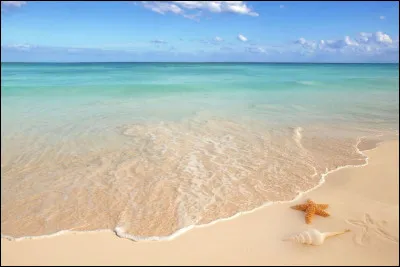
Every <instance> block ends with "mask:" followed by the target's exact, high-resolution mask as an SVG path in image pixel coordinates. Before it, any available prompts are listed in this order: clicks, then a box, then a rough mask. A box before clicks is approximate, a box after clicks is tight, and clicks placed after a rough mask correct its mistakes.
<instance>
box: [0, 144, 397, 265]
mask: <svg viewBox="0 0 400 267" xmlns="http://www.w3.org/2000/svg"><path fill="white" fill-rule="evenodd" d="M398 145H399V143H398V140H396V141H386V142H384V143H381V144H379V146H378V147H377V148H376V149H373V150H369V151H366V152H364V153H365V154H366V155H367V156H368V157H369V163H368V165H367V166H364V167H356V168H344V169H341V170H338V171H336V172H333V173H331V174H329V175H327V176H326V182H325V183H324V184H323V185H322V186H320V187H319V188H317V189H315V190H313V191H311V192H310V193H307V194H305V195H303V196H302V197H301V198H300V199H298V200H297V201H296V202H294V203H284V204H275V205H272V206H268V207H264V208H260V209H258V210H256V211H254V212H252V213H248V214H243V215H241V216H239V217H236V218H234V219H231V220H228V221H220V222H217V223H215V224H213V225H210V226H206V227H200V228H196V229H193V230H191V231H189V232H187V233H185V234H183V235H181V236H178V237H177V238H175V239H173V240H171V241H159V242H133V241H130V240H127V239H122V238H119V237H117V236H116V235H115V234H114V233H112V232H97V233H96V232H91V233H76V234H74V233H69V234H65V235H60V236H56V237H51V238H45V239H32V240H22V241H9V240H6V239H2V241H1V245H2V248H1V264H2V265H68V264H71V265H110V264H116V265H173V264H177V265H185V264H187V265H213V264H216V265H245V264H249V265H347V264H348V265H398V264H399V243H398V237H399V228H398V224H399V164H398V159H399V153H398ZM308 198H311V199H313V200H314V201H315V202H317V203H328V204H329V205H330V206H329V208H328V209H327V211H328V212H329V213H330V214H331V216H330V217H327V218H323V217H320V216H315V218H314V220H313V223H312V224H311V225H306V224H305V222H304V213H303V212H300V211H295V210H293V209H290V208H289V207H290V206H292V205H295V204H297V203H303V202H304V201H305V200H306V199H308ZM308 228H316V229H318V230H320V231H321V232H332V231H341V230H344V229H350V230H351V232H349V233H346V234H343V235H341V236H337V237H332V238H330V239H327V240H326V241H325V243H324V244H323V245H321V246H306V245H300V244H296V243H293V242H284V241H282V239H283V238H285V237H287V236H288V235H290V234H293V233H297V232H300V231H303V230H306V229H308Z"/></svg>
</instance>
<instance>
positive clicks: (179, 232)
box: [1, 136, 388, 242]
mask: <svg viewBox="0 0 400 267" xmlns="http://www.w3.org/2000/svg"><path fill="white" fill-rule="evenodd" d="M367 138H372V136H361V137H359V138H358V140H357V142H356V144H355V145H354V146H355V148H356V150H357V153H358V154H360V155H362V156H363V157H364V159H365V162H364V163H362V164H360V165H344V166H339V167H337V168H336V169H333V170H330V171H327V172H325V173H323V174H322V175H321V178H320V181H319V183H318V184H317V185H315V186H314V187H312V188H310V189H308V190H306V191H304V192H300V193H299V194H298V195H297V196H296V197H295V198H294V199H292V200H283V201H273V202H271V201H270V202H266V203H264V204H263V205H261V206H258V207H256V208H254V209H251V210H248V211H240V212H238V213H236V214H234V215H232V216H230V217H226V218H219V219H216V220H213V221H211V222H209V223H206V224H195V225H190V226H187V227H184V228H181V229H179V230H177V231H175V232H173V233H172V234H170V235H168V236H161V237H160V236H150V237H137V236H135V235H131V234H127V233H124V232H123V231H122V230H121V229H120V228H119V227H115V228H114V229H96V230H90V231H74V230H61V231H58V232H55V233H52V234H48V235H39V236H23V237H17V238H15V237H12V236H8V235H3V234H1V239H7V240H8V241H15V242H19V241H23V240H35V239H46V238H53V237H56V236H62V235H65V234H85V233H99V232H105V233H113V234H115V235H116V236H118V237H119V238H124V239H128V240H130V241H133V242H154V241H171V240H174V239H175V238H177V237H179V236H181V235H183V234H185V233H187V232H189V231H191V230H193V229H197V228H203V227H208V226H212V225H214V224H216V223H218V222H224V221H230V220H233V219H235V218H238V217H239V216H241V215H245V214H250V213H253V212H256V211H258V210H260V209H263V208H266V207H269V206H272V205H276V204H286V203H294V202H296V201H298V200H299V199H300V198H302V197H303V196H304V195H306V194H308V193H310V192H312V191H314V190H316V189H317V188H319V187H320V186H322V185H323V184H324V183H325V181H326V176H327V175H329V174H331V173H334V172H337V171H339V170H342V169H346V168H358V167H364V166H367V165H368V156H367V155H366V154H365V153H364V152H366V151H372V150H374V149H376V148H378V147H379V146H380V145H381V144H382V143H385V142H388V141H382V140H381V141H376V142H375V143H374V146H373V147H371V148H366V149H363V150H360V149H359V145H360V144H361V143H362V140H363V139H367Z"/></svg>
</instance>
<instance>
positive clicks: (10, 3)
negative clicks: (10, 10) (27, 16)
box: [1, 1, 26, 7]
mask: <svg viewBox="0 0 400 267" xmlns="http://www.w3.org/2000/svg"><path fill="white" fill-rule="evenodd" d="M25 4H26V1H1V5H4V6H14V7H20V6H23V5H25Z"/></svg>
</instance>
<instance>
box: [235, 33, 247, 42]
mask: <svg viewBox="0 0 400 267" xmlns="http://www.w3.org/2000/svg"><path fill="white" fill-rule="evenodd" d="M237 38H238V39H239V40H240V41H242V42H247V38H246V36H244V35H241V34H239V35H238V36H237Z"/></svg>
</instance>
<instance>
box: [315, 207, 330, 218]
mask: <svg viewBox="0 0 400 267" xmlns="http://www.w3.org/2000/svg"><path fill="white" fill-rule="evenodd" d="M315 214H317V215H319V216H322V217H329V216H330V214H329V213H327V212H326V211H324V210H321V209H317V210H316V211H315Z"/></svg>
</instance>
